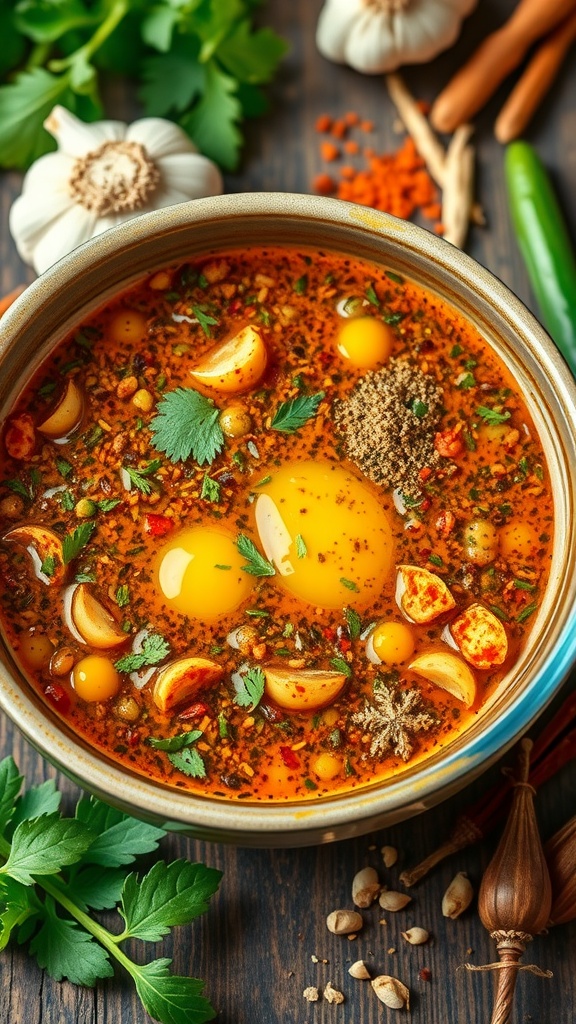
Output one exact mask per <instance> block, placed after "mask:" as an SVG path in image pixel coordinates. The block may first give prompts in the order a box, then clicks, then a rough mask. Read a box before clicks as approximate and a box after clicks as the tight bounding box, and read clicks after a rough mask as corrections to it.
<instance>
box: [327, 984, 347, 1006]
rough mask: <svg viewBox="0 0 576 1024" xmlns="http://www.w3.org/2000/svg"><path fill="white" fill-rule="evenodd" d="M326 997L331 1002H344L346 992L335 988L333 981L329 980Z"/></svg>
mask: <svg viewBox="0 0 576 1024" xmlns="http://www.w3.org/2000/svg"><path fill="white" fill-rule="evenodd" d="M324 999H326V1000H327V1001H328V1002H329V1003H343V1002H344V993H343V992H339V991H338V989H337V988H334V986H333V984H332V982H331V981H329V982H328V984H327V985H326V988H325V989H324Z"/></svg>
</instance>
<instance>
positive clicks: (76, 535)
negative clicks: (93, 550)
mask: <svg viewBox="0 0 576 1024" xmlns="http://www.w3.org/2000/svg"><path fill="white" fill-rule="evenodd" d="M95 528H96V523H95V522H93V521H92V520H91V519H87V520H86V522H85V523H81V524H80V526H77V527H76V529H75V530H74V531H73V532H72V533H67V534H66V536H65V537H64V540H63V541H62V560H63V562H64V565H68V563H69V562H71V561H72V559H73V558H76V556H77V555H79V554H80V552H81V551H82V549H83V548H85V547H86V545H87V543H88V541H89V540H90V538H91V536H92V534H93V533H94V530H95Z"/></svg>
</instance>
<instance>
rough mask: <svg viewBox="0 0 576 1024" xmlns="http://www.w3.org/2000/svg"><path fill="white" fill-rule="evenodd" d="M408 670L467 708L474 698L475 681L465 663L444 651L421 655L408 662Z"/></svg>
mask: <svg viewBox="0 0 576 1024" xmlns="http://www.w3.org/2000/svg"><path fill="white" fill-rule="evenodd" d="M408 668H409V669H411V671H412V672H415V673H416V675H419V676H422V677H423V679H428V680H429V682H431V683H435V685H436V686H440V687H441V689H442V690H446V691H447V692H448V693H451V694H452V696H453V697H456V699H457V700H461V701H462V703H463V704H465V705H466V707H467V708H469V707H470V706H471V705H472V704H473V703H474V700H475V697H476V680H475V679H474V676H473V674H472V671H471V670H470V669H469V668H468V665H467V664H466V662H465V661H462V658H459V657H458V656H457V655H456V654H448V652H446V651H431V652H430V653H429V654H421V655H420V656H419V657H418V658H415V659H414V661H412V662H410V664H409V666H408Z"/></svg>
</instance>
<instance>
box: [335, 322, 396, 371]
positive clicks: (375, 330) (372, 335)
mask: <svg viewBox="0 0 576 1024" xmlns="http://www.w3.org/2000/svg"><path fill="white" fill-rule="evenodd" d="M393 341H394V332H393V331H392V328H391V327H389V325H388V324H385V323H383V322H382V320H377V319H376V317H373V316H359V317H353V318H352V319H351V320H346V321H345V322H344V323H343V324H342V326H341V328H340V330H339V332H338V338H337V347H338V351H339V353H340V355H341V356H343V357H344V359H348V360H349V362H351V363H352V364H353V365H354V366H358V367H359V368H360V369H362V370H373V369H375V367H377V366H382V364H383V363H385V362H386V360H387V359H388V356H389V355H390V353H391V351H392V343H393Z"/></svg>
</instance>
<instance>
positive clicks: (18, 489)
mask: <svg viewBox="0 0 576 1024" xmlns="http://www.w3.org/2000/svg"><path fill="white" fill-rule="evenodd" d="M2 483H3V485H4V487H9V488H10V490H11V491H14V494H19V495H20V497H21V498H24V499H25V501H30V497H31V495H30V491H29V490H28V488H27V487H26V486H25V485H24V484H23V483H22V481H21V480H3V481H2Z"/></svg>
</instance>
